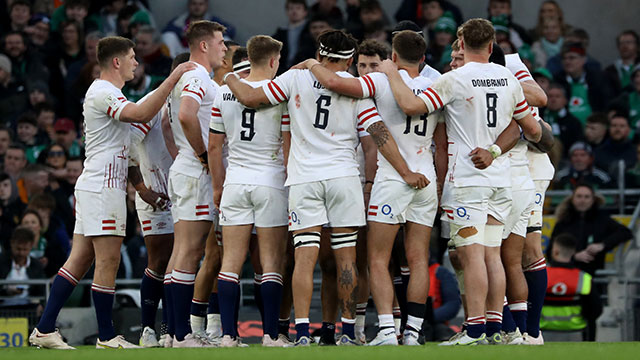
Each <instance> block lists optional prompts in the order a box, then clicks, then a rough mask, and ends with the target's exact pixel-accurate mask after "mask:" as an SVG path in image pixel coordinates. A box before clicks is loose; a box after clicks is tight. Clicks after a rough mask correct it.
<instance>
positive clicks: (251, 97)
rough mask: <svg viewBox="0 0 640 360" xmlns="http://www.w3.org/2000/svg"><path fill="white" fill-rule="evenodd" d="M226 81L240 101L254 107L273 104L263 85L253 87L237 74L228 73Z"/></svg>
mask: <svg viewBox="0 0 640 360" xmlns="http://www.w3.org/2000/svg"><path fill="white" fill-rule="evenodd" d="M224 81H225V83H226V84H227V85H228V86H229V89H231V92H232V93H233V95H235V97H236V99H238V101H240V103H241V104H242V105H244V106H246V107H249V108H252V109H258V108H261V107H265V106H271V103H270V102H269V99H268V98H267V95H266V94H265V93H264V91H263V90H262V88H261V87H258V88H253V87H251V86H249V85H247V84H245V83H243V82H242V81H240V79H239V78H238V77H237V76H235V74H231V73H230V74H227V75H225V78H224Z"/></svg>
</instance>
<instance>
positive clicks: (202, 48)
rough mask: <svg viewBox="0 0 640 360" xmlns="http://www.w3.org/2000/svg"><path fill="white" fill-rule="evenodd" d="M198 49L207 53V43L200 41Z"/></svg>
mask: <svg viewBox="0 0 640 360" xmlns="http://www.w3.org/2000/svg"><path fill="white" fill-rule="evenodd" d="M198 47H200V51H202V52H207V47H208V46H207V42H206V41H204V40H202V41H200V44H199V45H198Z"/></svg>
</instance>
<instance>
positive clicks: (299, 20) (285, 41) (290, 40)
mask: <svg viewBox="0 0 640 360" xmlns="http://www.w3.org/2000/svg"><path fill="white" fill-rule="evenodd" d="M285 10H286V13H287V18H288V21H289V23H288V24H287V26H286V27H279V28H278V30H276V33H275V34H273V38H274V39H276V40H278V41H281V42H282V50H281V51H280V68H279V69H278V74H281V73H283V72H285V71H286V70H288V69H289V68H290V67H291V66H293V65H295V63H294V60H295V58H296V54H297V53H298V52H299V51H300V45H301V42H302V40H303V39H307V40H308V39H310V38H311V37H310V35H309V29H308V28H307V20H306V19H307V14H308V8H307V1H306V0H287V2H286V4H285Z"/></svg>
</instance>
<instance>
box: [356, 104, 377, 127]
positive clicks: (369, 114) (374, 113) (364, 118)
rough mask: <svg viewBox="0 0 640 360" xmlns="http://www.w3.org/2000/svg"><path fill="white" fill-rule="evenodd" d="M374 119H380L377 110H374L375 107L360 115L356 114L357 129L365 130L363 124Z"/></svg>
mask: <svg viewBox="0 0 640 360" xmlns="http://www.w3.org/2000/svg"><path fill="white" fill-rule="evenodd" d="M374 117H378V118H380V115H379V114H378V109H376V107H375V106H372V107H370V108H368V109H366V110H364V111H362V112H360V114H358V127H359V128H363V129H365V130H366V129H367V127H368V126H365V123H366V122H367V121H369V120H370V119H372V118H374Z"/></svg>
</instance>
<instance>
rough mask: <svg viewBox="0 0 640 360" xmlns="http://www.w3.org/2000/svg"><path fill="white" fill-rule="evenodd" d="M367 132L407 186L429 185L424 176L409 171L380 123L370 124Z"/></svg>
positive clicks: (391, 138)
mask: <svg viewBox="0 0 640 360" xmlns="http://www.w3.org/2000/svg"><path fill="white" fill-rule="evenodd" d="M367 132H368V133H369V134H371V137H372V138H373V141H374V142H375V144H376V146H377V147H378V150H379V151H380V153H381V154H382V156H384V158H385V159H387V161H389V163H390V164H391V166H393V168H394V169H395V170H396V171H397V172H398V174H400V176H402V179H403V180H404V181H405V182H406V183H407V184H408V185H409V186H412V187H414V188H416V189H422V188H423V187H426V186H427V185H429V180H428V179H427V178H426V176H424V175H422V174H419V173H415V172H413V171H411V170H409V166H407V163H406V161H404V158H403V157H402V155H400V151H399V150H398V145H397V144H396V141H395V140H394V139H393V136H391V133H390V132H389V129H387V126H386V125H385V124H384V123H383V122H382V121H378V122H375V123H373V124H371V125H370V126H369V127H368V128H367Z"/></svg>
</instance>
